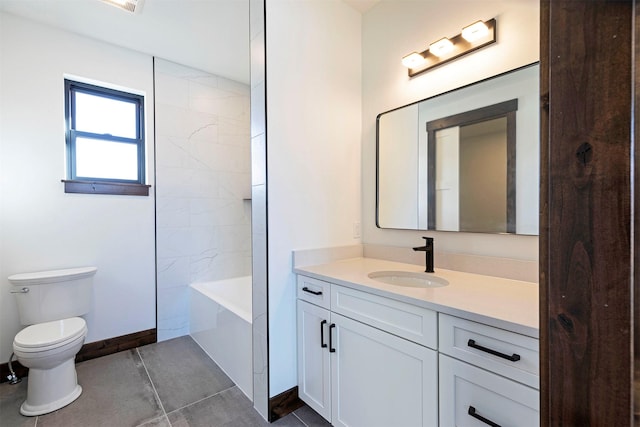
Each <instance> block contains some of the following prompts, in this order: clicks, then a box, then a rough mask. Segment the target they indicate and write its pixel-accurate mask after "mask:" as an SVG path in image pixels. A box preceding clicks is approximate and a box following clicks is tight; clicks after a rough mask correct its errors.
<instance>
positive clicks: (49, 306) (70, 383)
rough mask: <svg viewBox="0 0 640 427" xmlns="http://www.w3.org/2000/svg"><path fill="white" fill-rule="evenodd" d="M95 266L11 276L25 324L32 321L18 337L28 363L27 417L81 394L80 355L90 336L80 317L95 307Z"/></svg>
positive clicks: (17, 350)
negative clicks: (92, 300) (78, 356)
mask: <svg viewBox="0 0 640 427" xmlns="http://www.w3.org/2000/svg"><path fill="white" fill-rule="evenodd" d="M97 270H98V269H97V268H96V267H81V268H70V269H65V270H51V271H42V272H37V273H22V274H15V275H13V276H10V277H9V282H10V283H11V284H12V285H13V286H14V288H13V290H12V291H11V293H13V294H14V295H15V296H16V302H17V304H18V313H19V315H20V323H21V324H22V325H24V326H27V327H26V328H24V329H23V330H21V331H20V332H18V334H17V335H16V337H15V338H14V340H13V352H14V354H15V356H16V358H17V360H18V361H19V362H20V363H21V364H22V365H24V366H26V367H27V368H29V377H28V378H29V379H28V384H27V400H25V401H24V402H23V403H22V406H20V413H21V414H22V415H26V416H36V415H42V414H46V413H49V412H53V411H55V410H57V409H60V408H62V407H63V406H66V405H68V404H70V403H71V402H73V401H74V400H76V399H77V398H78V397H79V396H80V394H81V393H82V387H81V386H80V385H79V384H78V379H77V376H76V367H75V357H76V354H77V353H78V351H80V348H82V344H84V339H85V337H86V336H87V324H86V322H85V320H84V319H83V318H81V317H78V316H82V315H84V314H86V313H88V312H89V309H90V308H91V296H92V283H93V276H94V275H95V274H96V271H97Z"/></svg>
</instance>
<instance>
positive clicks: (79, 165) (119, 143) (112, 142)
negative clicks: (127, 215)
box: [63, 80, 149, 196]
mask: <svg viewBox="0 0 640 427" xmlns="http://www.w3.org/2000/svg"><path fill="white" fill-rule="evenodd" d="M65 121H66V144H67V167H68V171H67V175H68V179H67V180H63V181H64V183H65V192H67V193H99V194H127V195H145V196H146V195H148V194H149V186H148V185H144V184H145V183H144V179H145V169H144V165H145V150H144V97H143V96H141V95H135V94H131V93H127V92H121V91H117V90H113V89H107V88H103V87H99V86H94V85H90V84H86V83H80V82H75V81H71V80H65Z"/></svg>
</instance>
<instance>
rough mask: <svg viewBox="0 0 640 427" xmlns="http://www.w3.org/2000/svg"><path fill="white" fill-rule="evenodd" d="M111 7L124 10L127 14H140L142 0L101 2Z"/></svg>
mask: <svg viewBox="0 0 640 427" xmlns="http://www.w3.org/2000/svg"><path fill="white" fill-rule="evenodd" d="M102 1H103V2H105V3H107V4H110V5H111V6H115V7H118V8H120V9H123V10H126V11H127V12H131V13H135V12H140V9H141V8H142V3H143V2H144V0H102Z"/></svg>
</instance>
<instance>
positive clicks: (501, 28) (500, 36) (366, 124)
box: [362, 0, 539, 260]
mask: <svg viewBox="0 0 640 427" xmlns="http://www.w3.org/2000/svg"><path fill="white" fill-rule="evenodd" d="M490 18H497V23H498V33H497V40H498V41H497V43H496V44H494V45H491V46H489V47H486V48H484V49H482V50H480V51H477V52H475V53H472V54H470V55H467V56H466V57H463V58H460V59H458V60H456V61H453V62H451V63H449V64H447V65H443V66H440V67H438V68H436V69H433V70H430V71H427V72H426V73H423V74H421V75H419V76H417V77H414V78H412V79H410V78H409V77H408V76H407V69H406V68H404V67H403V66H402V64H401V63H400V60H401V58H402V57H403V56H404V55H406V54H408V53H410V52H412V51H419V52H420V51H423V50H425V49H426V48H427V47H428V44H429V43H431V42H432V41H435V40H437V39H439V38H441V37H445V36H448V37H451V36H454V35H456V34H458V33H460V31H461V29H462V27H464V26H465V25H468V24H470V23H472V22H475V21H477V20H479V19H482V20H487V19H490ZM362 58H363V59H362V69H363V73H362V113H363V114H362V145H363V147H362V162H363V163H362V180H363V181H362V182H363V183H362V192H363V195H362V197H363V203H362V213H363V217H362V220H363V241H364V242H365V243H368V244H382V245H391V246H403V247H411V246H415V245H417V244H419V243H420V241H421V239H420V236H422V235H423V234H424V232H419V231H405V230H383V229H378V228H376V226H375V192H376V183H375V180H376V177H375V161H376V148H375V140H376V134H375V119H376V115H377V114H379V113H381V112H383V111H388V110H390V109H393V108H396V107H399V106H402V105H406V104H409V103H412V102H415V101H418V100H421V99H425V98H428V97H430V96H433V95H436V94H439V93H442V92H445V91H447V90H451V89H454V88H456V87H459V86H461V85H465V84H468V83H472V82H475V81H477V80H481V79H483V78H486V77H490V76H492V75H495V74H498V73H501V72H504V71H508V70H511V69H514V68H517V67H519V66H522V65H526V64H530V63H532V62H535V61H537V60H538V59H539V2H537V1H535V0H518V1H513V0H503V1H468V0H451V1H449V0H447V1H445V0H439V1H405V0H394V1H383V2H381V3H379V4H378V5H376V6H375V7H374V8H372V9H371V10H369V11H368V12H367V13H365V15H364V16H363V18H362ZM531 179H534V178H533V177H532V178H531ZM536 179H537V178H536ZM428 234H429V235H431V236H433V237H435V239H436V250H438V251H446V252H456V253H467V254H474V255H488V256H497V257H509V258H517V259H524V260H537V259H538V238H537V237H535V236H505V235H487V234H470V233H443V232H429V233H428Z"/></svg>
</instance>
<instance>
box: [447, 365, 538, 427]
mask: <svg viewBox="0 0 640 427" xmlns="http://www.w3.org/2000/svg"><path fill="white" fill-rule="evenodd" d="M439 365H440V367H439V370H440V399H439V402H440V403H439V405H440V426H442V427H452V426H459V427H462V426H464V427H473V426H477V427H480V426H481V427H487V425H499V426H518V427H528V426H531V427H534V426H536V427H537V426H538V425H540V424H539V423H540V397H539V394H538V391H537V390H534V389H532V388H530V387H527V386H525V385H522V384H519V383H517V382H515V381H511V380H509V379H506V378H503V377H501V376H499V375H496V374H492V373H491V372H487V371H484V370H482V369H479V368H476V367H475V366H471V365H469V364H468V363H464V362H461V361H459V360H456V359H453V358H450V357H448V356H446V355H443V354H440V356H439ZM483 418H484V420H483ZM490 422H493V423H495V424H490Z"/></svg>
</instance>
